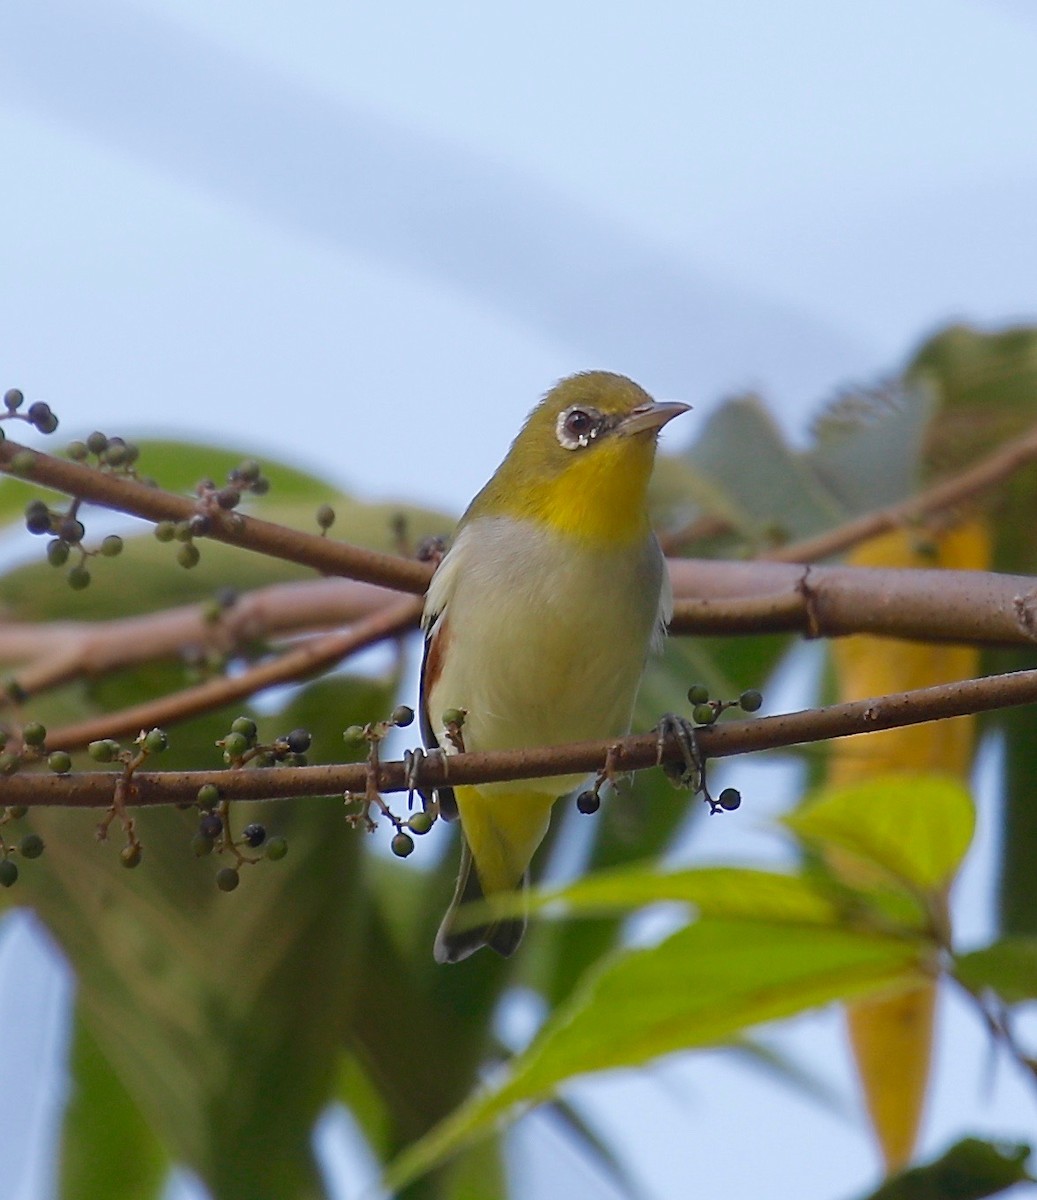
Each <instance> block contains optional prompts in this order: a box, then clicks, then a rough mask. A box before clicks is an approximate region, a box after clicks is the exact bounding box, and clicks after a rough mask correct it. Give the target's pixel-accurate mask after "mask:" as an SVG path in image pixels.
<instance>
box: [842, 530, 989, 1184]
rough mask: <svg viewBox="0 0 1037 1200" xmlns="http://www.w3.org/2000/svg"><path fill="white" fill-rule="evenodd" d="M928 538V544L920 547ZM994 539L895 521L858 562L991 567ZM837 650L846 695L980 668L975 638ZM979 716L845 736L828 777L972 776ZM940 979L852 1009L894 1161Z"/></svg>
mask: <svg viewBox="0 0 1037 1200" xmlns="http://www.w3.org/2000/svg"><path fill="white" fill-rule="evenodd" d="M922 537H925V540H926V541H927V542H928V543H929V544H928V545H927V546H926V547H924V548H923V547H922V546H921V544H920V542H921V539H922ZM989 561H990V540H989V535H988V532H987V529H986V527H985V526H984V525H983V524H982V523H981V522H980V521H978V520H972V521H968V522H965V523H964V524H961V525H959V526H957V527H956V528H954V529H951V530H949V531H947V532H945V533H943V534H941V535H940V536H939V537H936V538H930V537H928V536H927V535H924V534H923V535H919V534H918V533H915V532H913V531H909V530H897V531H895V532H893V533H889V534H886V535H884V536H883V537H881V538H876V539H874V540H873V541H871V542H868V543H866V544H864V545H863V546H860V547H859V548H858V549H857V550H856V551H855V552H854V553H853V554H852V555H851V556H850V562H852V563H853V564H854V565H855V566H862V567H863V566H867V567H922V566H924V567H934V566H935V567H944V568H948V569H954V570H983V569H985V568H986V567H987V566H988V563H989ZM832 659H833V664H834V667H835V672H836V677H837V686H838V692H839V698H840V699H841V700H851V699H853V700H857V699H865V698H867V697H870V696H881V695H885V694H887V693H889V692H900V691H906V690H908V689H910V688H919V687H930V686H932V685H934V684H939V683H949V682H951V681H953V680H956V679H966V678H969V677H970V676H972V675H974V674H975V673H976V670H977V669H978V665H979V662H978V659H979V656H978V653H977V651H976V650H975V649H973V648H972V647H968V646H949V645H942V644H938V643H936V644H932V645H922V644H916V643H907V642H902V641H895V640H893V639H891V638H876V637H865V636H862V637H851V638H843V639H840V640H838V641H837V642H835V643H834V645H833V647H832ZM974 740H975V720H974V719H973V718H972V717H958V718H955V719H954V720H949V721H931V722H928V723H927V724H924V725H914V726H908V727H906V728H903V729H890V730H886V731H884V732H882V733H875V734H867V735H865V736H863V737H859V738H844V739H841V740H840V741H839V742H838V743H837V744H836V745H835V746H833V748H832V754H831V758H830V760H829V770H828V783H829V784H830V785H835V786H839V785H847V784H861V783H864V782H866V781H867V780H869V779H871V778H873V777H875V776H878V775H883V776H889V775H891V774H895V773H897V772H901V771H902V772H904V773H905V774H908V773H910V774H912V775H914V774H917V773H918V772H924V771H928V770H932V769H935V770H939V771H943V772H949V773H951V774H954V775H957V776H958V777H959V778H961V779H965V778H966V777H967V775H968V771H969V767H970V765H971V761H972V751H973V744H974ZM830 865H831V866H833V867H834V868H835V869H837V870H839V871H840V872H841V873H844V874H845V877H846V879H847V881H848V882H850V883H855V884H858V885H860V884H866V883H867V882H868V879H867V876H866V875H865V876H864V877H862V874H861V872H862V870H866V868H862V866H861V864H860V862H859V861H858V860H855V859H852V858H850V856H849V855H842V856H840V855H838V853H836V855H833V856H832V857H831V859H830ZM935 999H936V986H935V984H926V985H922V986H920V987H918V988H915V989H912V990H910V991H908V992H904V993H901V994H900V995H897V996H893V997H890V998H887V999H881V1000H871V1001H864V1002H862V1003H859V1004H855V1005H852V1006H850V1007H849V1008H848V1010H847V1022H848V1028H849V1035H850V1042H851V1046H852V1047H853V1053H854V1057H855V1060H856V1063H857V1072H858V1076H859V1078H860V1081H861V1088H862V1090H863V1093H864V1100H865V1104H866V1106H867V1109H868V1114H869V1117H870V1119H871V1124H872V1129H873V1131H874V1133H875V1137H876V1140H877V1141H878V1144H879V1148H880V1151H881V1153H882V1158H883V1161H884V1163H885V1165H886V1170H887V1171H888V1172H889V1173H890V1174H892V1173H893V1172H895V1171H897V1170H899V1169H901V1168H902V1167H903V1166H904V1165H905V1164H906V1163H907V1162H909V1161H910V1158H911V1154H912V1151H913V1149H914V1145H915V1140H916V1138H917V1136H918V1127H919V1125H920V1123H921V1117H922V1110H923V1107H924V1104H925V1096H926V1091H927V1087H928V1080H929V1063H930V1056H931V1048H932V1031H933V1012H934V1008H935Z"/></svg>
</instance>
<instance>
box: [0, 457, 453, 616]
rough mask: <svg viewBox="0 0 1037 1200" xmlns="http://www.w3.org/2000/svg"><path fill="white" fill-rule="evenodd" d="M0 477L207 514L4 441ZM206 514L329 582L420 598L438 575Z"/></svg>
mask: <svg viewBox="0 0 1037 1200" xmlns="http://www.w3.org/2000/svg"><path fill="white" fill-rule="evenodd" d="M15 458H17V459H18V462H19V464H21V463H24V464H25V469H22V468H21V467H19V469H18V470H12V463H13V462H14V460H15ZM0 472H3V473H6V474H10V475H14V476H15V477H16V478H19V479H25V480H27V481H28V482H30V483H36V484H39V485H41V486H42V487H47V488H53V489H54V490H55V491H58V492H64V493H65V494H66V495H69V496H76V497H78V498H79V499H80V500H85V501H89V502H90V503H91V504H101V505H103V506H104V507H105V508H110V509H113V510H115V511H116V512H124V513H129V514H130V515H131V516H135V517H142V518H143V519H144V520H146V521H189V520H190V519H191V518H192V517H194V516H197V515H198V513H199V512H200V511H201V510H200V508H199V505H198V501H197V500H193V499H190V498H189V497H187V496H177V495H175V494H174V493H172V492H164V491H162V490H161V489H160V488H153V487H146V486H145V485H144V484H143V483H138V482H136V481H135V480H133V479H126V478H124V477H122V476H118V475H113V474H111V473H110V472H108V471H101V470H98V469H97V468H96V467H86V466H83V465H82V464H80V463H74V462H67V461H66V460H64V459H61V458H55V457H54V456H53V455H51V454H43V453H41V452H40V451H37V450H30V449H29V448H28V447H26V446H22V445H19V444H18V443H17V442H12V441H6V440H5V441H3V442H0ZM204 511H205V514H206V516H208V517H209V518H210V528H209V531H208V533H207V534H206V535H205V536H206V537H208V538H212V539H213V540H215V541H218V542H225V543H227V545H230V546H241V547H243V548H245V549H248V550H255V551H258V552H259V553H261V554H268V555H270V556H271V557H272V558H279V559H283V560H284V561H285V562H293V563H298V564H299V565H300V566H304V567H312V568H313V569H314V570H315V571H319V572H321V574H323V575H343V576H346V577H348V578H349V579H359V580H363V581H364V582H366V583H378V584H381V585H382V586H383V587H388V588H394V589H395V590H396V591H400V592H411V593H413V594H416V595H421V594H423V593H424V591H425V588H426V587H427V586H428V581H429V579H430V578H431V575H432V568H431V566H430V565H429V564H428V563H422V562H416V561H415V560H413V559H408V558H399V557H397V556H396V555H393V554H379V553H378V552H377V551H375V550H364V549H361V548H360V547H359V546H352V545H349V544H348V543H346V542H338V541H333V540H332V539H330V538H326V537H320V536H318V535H317V534H314V533H303V532H301V531H300V530H298V529H288V528H286V527H285V526H283V525H275V524H274V523H273V522H271V521H263V520H260V519H259V518H258V517H246V516H244V515H243V514H241V513H237V512H224V511H222V510H220V509H211V508H206V509H205V510H204Z"/></svg>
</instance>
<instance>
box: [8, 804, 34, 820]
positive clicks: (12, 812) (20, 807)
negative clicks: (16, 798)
mask: <svg viewBox="0 0 1037 1200" xmlns="http://www.w3.org/2000/svg"><path fill="white" fill-rule="evenodd" d="M28 811H29V810H28V809H27V808H26V807H25V805H24V804H12V805H11V806H10V808H8V810H7V815H8V816H9V817H10V818H11V820H12V821H20V820H21V819H22V817H24V816H25V814H26V813H27V812H28Z"/></svg>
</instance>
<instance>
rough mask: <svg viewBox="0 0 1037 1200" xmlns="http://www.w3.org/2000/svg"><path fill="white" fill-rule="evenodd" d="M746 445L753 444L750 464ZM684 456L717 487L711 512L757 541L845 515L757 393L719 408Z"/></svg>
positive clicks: (814, 528)
mask: <svg viewBox="0 0 1037 1200" xmlns="http://www.w3.org/2000/svg"><path fill="white" fill-rule="evenodd" d="M747 446H751V447H752V466H751V468H749V467H747V464H746V447H747ZM684 457H685V460H686V461H687V463H688V464H689V466H691V467H692V468H693V469H694V470H695V471H696V472H697V474H698V475H699V476H700V478H701V479H702V481H703V490H704V488H705V487H706V486H709V487H711V489H712V499H711V500H710V499H707V502H706V504H704V505H703V507H704V508H705V509H706V511H707V512H711V513H713V514H715V515H718V516H722V517H724V518H725V519H727V520H728V521H730V522H731V524H732V525H733V526H734V527H735V528H736V529H738V530H739V531H740V532H741V533H743V534H744V535H745V536H747V537H749V538H750V539H752V540H754V541H758V540H769V541H774V540H791V539H792V538H796V537H802V536H803V535H805V534H808V533H816V532H818V531H819V530H821V529H826V528H828V526H830V525H832V524H834V523H836V522H837V521H838V520H839V519H840V517H841V516H842V510H841V506H840V504H839V503H838V501H836V500H835V498H834V497H833V496H832V495H831V494H830V493H829V492H828V491H827V490H826V489H825V487H824V486H823V484H822V483H821V482H820V481H819V480H818V479H817V477H816V476H815V475H814V474H813V473H812V472H811V471H810V470H809V469H808V468H807V466H806V465H805V464H804V463H803V462H802V460H801V457H800V456H799V455H798V454H796V453H795V452H794V451H793V450H791V449H790V447H789V446H788V444H787V443H786V441H785V439H784V437H783V436H782V433H781V431H780V429H779V428H778V426H777V424H776V423H775V422H774V419H773V417H772V416H771V415H770V413H769V412H768V411H767V409H766V408H765V407H764V406H763V404H762V403H761V401H760V400H759V398H758V397H756V396H743V397H739V398H738V399H734V400H729V401H727V403H725V404H723V405H721V406H720V407H719V408H718V409H716V410H715V411H714V412H713V413H712V414H711V415H710V418H709V420H708V421H707V422H706V424H705V426H704V428H703V430H702V433H701V435H700V436H699V438H698V440H697V441H696V442H695V444H694V445H693V446H692V447H691V448H690V449H689V450H688V451H687V453H686V454H685V456H684ZM704 498H705V493H704ZM779 498H780V504H779V503H778V501H779ZM779 520H780V526H779V525H778V521H779Z"/></svg>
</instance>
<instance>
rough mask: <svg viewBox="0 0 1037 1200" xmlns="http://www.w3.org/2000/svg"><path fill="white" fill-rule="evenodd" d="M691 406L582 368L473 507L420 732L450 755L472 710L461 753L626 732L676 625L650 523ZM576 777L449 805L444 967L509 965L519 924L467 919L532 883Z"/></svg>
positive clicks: (443, 614) (435, 583)
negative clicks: (458, 837)
mask: <svg viewBox="0 0 1037 1200" xmlns="http://www.w3.org/2000/svg"><path fill="white" fill-rule="evenodd" d="M688 408H689V405H687V404H678V403H665V404H663V403H656V402H655V401H653V400H652V398H651V396H649V395H648V394H647V392H645V391H643V390H642V389H641V388H640V387H638V386H637V384H636V383H634V382H633V381H632V380H630V379H627V378H625V377H624V376H622V375H613V374H610V373H609V372H606V371H587V372H584V373H582V374H579V375H573V376H571V377H570V378H568V379H563V380H562V381H561V382H560V383H558V384H556V385H555V387H553V388H552V389H551V390H550V391H549V392H548V393H547V395H546V396H545V397H544V399H543V400H542V401H541V402H540V404H539V405H538V406H537V407H536V408H535V409H534V410H533V411H532V413H530V415H529V418H528V419H527V421H526V423H525V425H524V426H523V428H522V430H521V432H520V433H519V435H518V437H517V438H516V439H515V441H514V442H513V443H512V446H511V449H510V450H509V451H508V455H507V457H506V458H505V459H504V461H503V462H502V463H501V465H500V466H499V467H498V468H497V471H496V473H495V474H494V476H493V478H492V479H491V480H490V481H489V483H487V484H486V486H485V487H484V488H483V489H482V491H481V492H479V494H478V495H477V496H476V497H475V499H474V500H473V501H472V503H471V504H470V505H469V507H468V510H467V511H466V512H465V514H464V516H463V517H462V518H461V521H460V524H459V526H458V531H457V536H456V538H455V540H454V543H453V545H452V546H451V548H450V550H449V551H448V553H447V554H446V555H445V557H444V558H443V560H442V562H441V563H440V565H439V568H438V570H437V571H436V573H435V575H434V576H433V579H432V583H431V585H430V587H429V590H428V596H427V598H426V602H425V612H424V617H423V621H422V623H423V626H424V629H425V655H424V659H423V662H422V668H421V697H420V717H421V727H422V734H423V737H424V741H425V745H426V746H427V747H429V748H433V747H439V748H441V749H443V750H444V751H445V752H446V753H451V752H452V751H453V750H455V749H456V747H455V746H453V745H452V743H451V741H450V739H449V738H448V737H447V734H446V728H445V725H444V720H443V718H444V714H445V713H448V712H450V710H451V709H460V710H464V711H465V713H466V716H465V719H464V725H463V729H462V736H463V741H464V748H465V750H468V751H482V750H510V749H519V748H523V747H528V746H548V745H559V744H562V743H565V742H577V741H584V740H587V739H590V738H605V737H613V736H618V735H621V734H624V733H626V732H627V731H628V730H629V728H630V718H631V714H632V711H633V706H634V698H635V696H636V693H637V688H638V685H639V683H640V681H641V675H642V672H643V671H644V665H645V659H646V658H647V655H648V650H649V647H650V646H651V645H652V643H653V641H654V640H655V639H656V638H657V637H660V636H661V633H662V631H663V629H664V628H665V624H666V622H667V621H668V620H669V616H670V611H671V607H672V604H671V597H670V588H669V581H668V578H667V575H666V570H665V563H664V561H663V555H662V551H661V550H660V548H659V543H658V542H657V541H656V539H655V535H654V534H653V533H652V530H651V528H650V526H649V523H648V502H647V489H648V480H649V477H650V476H651V473H652V465H653V463H654V461H655V448H656V441H657V439H658V434H659V430H660V429H661V428H662V427H663V425H665V424H666V422H667V421H670V420H672V419H673V418H674V417H676V416H679V415H680V414H681V413H683V412H686V411H687V410H688ZM581 778H582V777H581V776H566V777H562V778H545V779H525V780H520V781H516V782H513V783H492V784H478V785H475V786H466V787H457V788H455V789H449V788H444V789H440V790H439V796H440V808H441V811H442V812H443V815H444V816H447V817H452V816H454V815H459V816H460V818H461V830H462V849H461V869H460V873H459V875H458V880H457V887H456V889H455V892H454V898H453V901H452V902H451V905H450V908H449V910H448V911H447V914H446V917H445V918H444V920H443V923H442V925H441V926H440V929H439V933H438V935H437V936H436V943H435V950H434V954H435V958H436V961H437V962H441V963H446V962H458V961H460V960H461V959H463V958H467V957H468V955H470V954H472V953H473V952H474V951H476V950H478V949H479V948H480V947H481V946H491V947H492V948H493V949H494V950H496V951H497V952H498V953H499V954H503V955H509V954H511V953H513V952H514V950H515V948H516V947H517V946H518V944H519V942H520V940H521V938H522V934H523V932H524V930H525V919H524V918H522V917H519V918H516V917H514V916H511V917H502V918H501V919H498V920H492V918H491V923H489V924H483V925H472V924H471V923H470V922H465V921H463V920H460V921H459V920H458V919H457V914H458V911H459V909H460V908H461V906H462V905H465V904H468V903H471V902H474V901H478V900H482V899H483V898H484V897H492V896H493V895H494V894H495V893H500V892H505V891H510V890H512V889H515V888H519V887H522V886H524V883H525V879H526V872H527V868H528V866H529V862H530V860H531V858H532V857H533V854H534V852H535V851H536V848H537V847H538V846H539V845H540V843H541V841H542V840H543V838H544V834H545V833H546V832H547V826H548V821H549V819H550V814H551V806H552V805H553V804H554V802H555V800H556V799H557V798H558V797H559V796H560V795H562V794H564V793H565V792H567V791H571V790H572V789H573V788H574V787H576V785H577V784H578V783H580V782H581Z"/></svg>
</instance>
